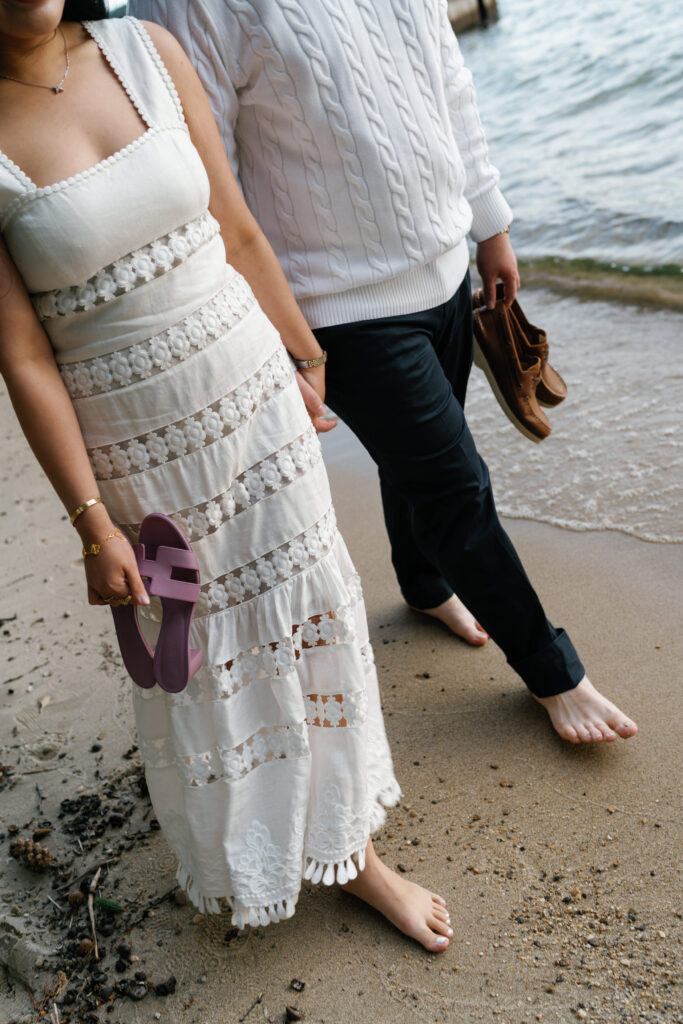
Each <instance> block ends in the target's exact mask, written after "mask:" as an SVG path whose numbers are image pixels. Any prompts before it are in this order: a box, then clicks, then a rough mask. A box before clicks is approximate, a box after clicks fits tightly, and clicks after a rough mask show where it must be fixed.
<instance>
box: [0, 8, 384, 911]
mask: <svg viewBox="0 0 683 1024" xmlns="http://www.w3.org/2000/svg"><path fill="white" fill-rule="evenodd" d="M86 27H87V29H88V31H89V32H90V34H91V35H92V37H93V39H94V40H95V42H96V43H97V44H98V46H99V47H100V50H101V51H102V53H103V55H104V56H105V58H106V59H107V61H108V62H109V64H110V65H111V67H112V69H113V70H114V72H115V73H116V75H117V77H118V78H119V81H120V82H121V84H122V86H123V88H125V90H126V92H127V93H128V96H129V97H130V99H131V102H132V103H134V105H135V107H136V108H137V110H138V111H139V113H140V115H141V117H142V119H143V121H144V122H145V124H146V126H147V129H146V131H145V132H144V134H142V135H141V137H140V138H139V139H138V140H137V141H136V142H134V143H132V144H131V145H130V146H127V147H126V148H125V149H123V150H121V151H120V152H119V153H117V154H115V155H114V156H112V157H110V158H109V159H107V160H104V161H103V162H102V163H100V164H98V165H97V166H95V167H93V168H91V169H90V170H87V171H85V172H84V173H82V174H77V175H75V176H74V177H72V178H69V179H68V180H65V181H62V182H59V183H58V184H55V185H52V186H49V187H46V188H38V187H36V186H35V185H34V183H33V182H32V181H31V180H30V179H29V178H28V177H27V176H26V175H25V174H24V173H23V171H22V170H21V169H20V168H19V167H17V166H16V165H15V164H14V163H12V161H11V160H9V158H8V157H6V156H3V155H2V154H1V153H0V230H1V231H2V234H3V237H4V239H5V241H6V244H7V245H8V247H9V250H10V252H11V254H12V257H13V259H14V260H15V262H16V264H17V266H18V268H19V270H20V272H21V274H22V276H23V278H24V281H25V283H26V286H27V288H28V290H29V292H30V294H31V296H32V300H33V303H34V306H35V309H36V312H37V314H38V316H39V318H40V319H41V321H42V323H43V325H44V327H45V330H46V331H47V333H48V335H49V337H50V339H51V341H52V345H53V348H54V351H55V354H56V358H57V361H58V364H59V366H60V370H61V373H62V377H63V379H64V383H65V385H66V387H67V389H68V391H69V394H70V395H71V397H72V399H73V403H74V406H75V408H76V412H77V414H78V418H79V421H80V424H81V427H82V430H83V436H84V438H85V442H86V445H87V447H88V451H89V454H90V459H91V462H92V466H93V469H94V472H95V476H96V477H97V480H98V483H99V487H100V492H101V494H102V497H103V499H104V501H105V503H106V506H107V508H108V510H109V512H110V514H111V516H112V518H113V519H114V520H115V521H116V522H117V523H120V524H122V525H124V526H125V528H126V529H127V531H128V533H129V535H130V536H131V537H134V536H135V534H136V531H137V529H138V527H139V524H140V522H141V520H142V519H143V518H144V516H145V515H146V514H147V513H148V512H165V513H167V514H169V515H172V516H173V518H174V519H175V520H176V522H177V523H178V524H179V525H180V526H181V528H182V529H183V530H184V531H185V533H186V535H187V536H188V537H189V538H190V540H191V541H192V544H193V548H194V550H195V552H196V554H197V557H198V559H199V565H200V573H201V580H202V587H201V597H200V600H199V603H198V606H197V610H196V613H195V619H194V625H193V635H192V646H195V647H197V646H200V647H201V648H202V649H203V651H204V664H203V667H202V668H201V670H200V671H199V672H198V673H197V675H196V676H195V677H194V678H193V679H192V680H191V681H190V683H189V685H188V687H187V689H186V690H185V691H184V692H183V693H181V694H178V695H175V696H173V695H169V694H166V693H164V692H163V691H162V690H160V689H159V688H158V687H154V688H153V689H152V690H142V689H140V688H138V687H136V686H135V685H134V684H131V687H132V692H133V701H134V707H135V715H136V722H137V729H138V735H139V744H140V750H141V752H142V755H143V757H144V760H145V765H146V775H147V782H148V785H149V791H150V794H151V797H152V802H153V805H154V811H155V813H156V815H157V817H158V819H159V821H160V823H161V826H162V829H163V831H164V834H165V836H166V838H167V840H168V842H169V844H170V846H171V848H172V849H173V851H174V853H175V855H176V856H177V858H178V861H179V868H178V878H179V880H180V882H181V884H182V885H183V886H184V887H186V889H187V891H188V893H189V895H190V897H191V898H192V900H193V901H194V903H195V904H196V905H197V906H198V907H199V908H200V909H201V910H206V911H217V910H218V909H219V904H218V901H219V899H220V898H222V897H225V898H226V899H227V900H228V901H229V903H230V905H231V906H232V909H233V923H234V924H236V925H238V926H239V927H242V926H243V925H244V924H245V923H247V922H248V923H250V924H253V925H255V924H259V923H260V924H267V923H268V922H269V921H278V920H280V919H281V918H285V917H289V916H291V914H292V913H293V912H294V907H295V904H296V901H297V897H298V893H299V891H300V888H301V882H302V877H306V878H311V879H312V881H313V882H319V881H321V880H322V881H323V882H324V883H326V884H331V883H332V882H333V881H335V880H337V881H340V882H343V881H345V880H346V878H347V876H348V874H349V873H351V874H353V872H354V871H355V867H354V859H355V860H358V859H360V860H361V863H362V852H363V850H364V849H365V846H366V843H367V840H368V838H369V836H370V834H371V832H372V831H373V830H375V829H377V828H378V827H379V826H380V825H381V823H382V821H383V816H384V810H383V808H384V806H387V805H390V804H392V803H394V802H395V801H396V800H397V799H398V796H399V790H398V786H397V784H396V781H395V779H394V775H393V770H392V765H391V757H390V753H389V749H388V744H387V740H386V735H385V732H384V726H383V722H382V716H381V710H380V700H379V692H378V687H377V678H376V674H375V670H374V667H373V658H372V651H371V649H370V646H369V643H368V636H367V625H366V621H365V613H364V609H363V603H362V595H361V588H360V583H359V580H358V576H357V575H356V573H355V571H354V568H353V565H352V564H351V561H350V559H349V556H348V553H347V551H346V548H345V546H344V542H343V540H342V539H341V537H340V535H339V533H338V531H337V527H336V524H335V517H334V510H333V508H332V504H331V500H330V492H329V487H328V482H327V477H326V474H325V469H324V466H323V464H322V460H321V453H320V446H319V442H318V439H317V437H316V435H315V432H314V431H313V429H312V427H311V425H310V422H309V419H308V416H307V413H306V410H305V408H304V406H303V403H302V401H301V399H300V396H299V392H298V388H297V385H296V382H295V381H294V378H293V375H292V371H291V369H290V364H289V360H288V357H287V354H286V352H285V350H284V348H283V346H282V343H281V341H280V338H279V336H278V334H277V332H276V331H275V329H274V328H273V326H272V325H271V324H270V322H269V321H268V320H267V319H266V317H265V316H264V314H263V313H262V311H261V310H260V308H259V306H258V305H257V304H256V301H255V299H254V296H253V294H252V292H251V290H250V289H249V286H248V285H247V284H246V282H245V281H244V279H243V278H242V277H241V276H240V275H239V274H238V273H236V272H235V271H234V270H233V269H232V268H231V267H230V266H229V265H227V264H226V261H225V251H224V247H223V243H222V241H221V237H220V235H219V228H218V224H217V222H216V221H215V220H214V218H213V217H212V216H211V214H210V213H209V212H208V200H209V186H208V180H207V177H206V173H205V171H204V168H203V165H202V164H201V161H200V159H199V156H198V154H197V152H196V150H195V149H194V147H193V145H192V143H191V141H190V137H189V133H188V131H187V127H186V125H185V122H184V119H183V113H182V109H181V106H180V102H179V100H178V96H177V94H176V92H175V90H174V88H173V84H172V82H171V80H170V78H169V76H168V74H167V72H166V70H165V68H164V66H163V64H162V62H161V60H160V58H159V56H158V54H157V52H156V50H155V48H154V46H153V44H152V42H151V40H150V39H149V36H148V35H147V33H146V31H145V29H144V28H143V26H142V25H141V24H140V23H139V22H137V21H135V20H134V19H132V18H126V19H122V20H118V19H117V20H113V21H103V22H95V23H89V24H87V25H86Z"/></svg>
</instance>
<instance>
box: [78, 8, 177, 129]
mask: <svg viewBox="0 0 683 1024" xmlns="http://www.w3.org/2000/svg"><path fill="white" fill-rule="evenodd" d="M83 24H84V27H85V28H86V29H87V31H88V32H89V33H90V35H91V36H92V38H93V39H94V40H95V42H96V43H97V45H98V46H99V48H100V50H101V51H102V53H103V55H104V57H105V58H106V60H107V61H108V63H109V65H110V66H111V69H112V71H113V72H114V74H115V75H116V77H117V78H118V79H119V81H120V82H121V85H122V86H123V88H124V89H125V90H126V92H127V93H128V95H129V96H130V99H131V101H132V103H133V104H134V105H135V107H136V108H137V109H138V111H139V113H140V116H141V117H142V119H143V120H144V121H146V123H147V124H148V125H149V126H150V127H156V128H170V127H173V126H176V125H184V124H185V118H184V116H183V108H182V105H181V103H180V98H179V96H178V93H177V92H176V88H175V86H174V84H173V80H172V79H171V76H170V75H169V73H168V71H167V70H166V66H165V64H164V62H163V61H162V59H161V57H160V56H159V52H158V50H157V48H156V46H155V45H154V43H153V42H152V40H151V38H150V35H149V33H148V31H147V29H146V28H145V26H144V25H143V24H142V22H141V21H138V19H137V18H131V17H126V18H108V19H104V20H102V21H86V22H84V23H83Z"/></svg>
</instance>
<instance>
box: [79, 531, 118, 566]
mask: <svg viewBox="0 0 683 1024" xmlns="http://www.w3.org/2000/svg"><path fill="white" fill-rule="evenodd" d="M112 537H121V539H123V534H122V533H121V531H120V530H114V532H113V533H108V534H107V536H106V537H105V538H104V540H101V541H100V542H99V544H91V545H90V547H89V548H83V550H82V552H81V554H82V555H83V558H84V559H86V558H87V557H88V555H99V553H100V551H101V550H102V548H103V547H104V545H105V544H106V543H107V541H108V540H111V539H112Z"/></svg>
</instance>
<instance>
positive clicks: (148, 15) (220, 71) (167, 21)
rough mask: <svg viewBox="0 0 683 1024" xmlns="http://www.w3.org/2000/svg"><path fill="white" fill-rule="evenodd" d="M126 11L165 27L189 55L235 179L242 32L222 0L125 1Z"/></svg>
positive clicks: (237, 171)
mask: <svg viewBox="0 0 683 1024" xmlns="http://www.w3.org/2000/svg"><path fill="white" fill-rule="evenodd" d="M128 13H129V14H132V15H133V16H134V17H135V18H140V19H141V20H144V21H155V22H156V23H157V24H158V25H163V26H164V28H167V29H169V31H170V32H171V33H172V35H174V36H175V37H176V39H177V40H178V42H179V43H180V45H181V46H182V48H183V50H184V51H185V53H186V54H187V56H188V57H189V58H190V62H191V63H192V65H193V67H194V69H195V71H196V72H197V74H198V75H199V78H200V81H201V83H202V85H203V86H204V91H205V92H206V94H207V96H208V98H209V104H210V106H211V110H212V111H213V116H214V117H215V119H216V123H217V125H218V130H219V132H220V135H221V140H222V142H223V148H224V149H225V152H226V155H227V157H228V160H229V161H230V166H231V167H232V172H233V174H234V175H235V177H236V178H237V180H238V181H239V153H238V149H237V144H236V142H235V125H236V123H237V114H238V112H239V98H238V90H239V87H240V85H241V84H242V83H241V72H240V70H239V69H240V64H239V46H240V39H241V33H240V31H239V24H238V23H237V21H236V19H234V17H233V16H232V15H231V14H230V13H229V12H228V10H227V5H226V4H225V2H224V0H129V4H128ZM233 23H234V24H233ZM228 41H229V43H228Z"/></svg>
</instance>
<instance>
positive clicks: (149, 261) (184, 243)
mask: <svg viewBox="0 0 683 1024" xmlns="http://www.w3.org/2000/svg"><path fill="white" fill-rule="evenodd" d="M219 231H220V225H219V224H218V221H217V220H216V219H215V218H214V217H212V216H211V214H210V213H209V212H208V211H206V212H204V213H202V214H201V216H199V217H196V218H195V220H191V221H189V223H187V224H184V225H183V226H182V227H179V228H177V229H176V230H175V231H171V232H170V233H169V234H167V235H162V236H161V237H160V238H157V239H155V241H153V242H150V244H149V245H143V246H142V248H140V249H136V250H135V252H131V253H129V254H128V255H127V256H122V257H121V259H118V260H116V261H115V262H114V263H110V264H109V266H107V267H103V268H102V269H101V270H99V271H98V272H97V273H96V274H95V275H94V276H93V277H91V278H90V279H89V280H88V281H86V282H85V284H79V285H73V286H71V287H68V288H56V289H54V291H50V292H37V293H36V294H34V295H33V296H32V297H31V299H32V302H33V307H34V309H35V311H36V314H37V315H38V318H39V319H40V320H42V321H45V320H50V319H52V318H53V317H56V316H70V315H71V314H73V313H79V312H84V311H85V310H88V309H94V307H95V306H99V305H100V304H101V303H103V302H111V300H112V299H115V298H116V297H117V296H119V295H123V294H125V293H126V292H130V291H132V290H133V289H134V288H137V287H138V286H139V285H141V284H144V283H145V282H146V281H151V280H152V279H153V278H155V277H161V275H162V274H166V273H168V271H169V270H172V269H173V267H176V266H178V264H180V263H184V262H185V260H187V259H188V258H189V257H190V256H191V255H192V254H193V253H195V252H197V250H198V249H200V248H201V247H202V246H203V245H205V244H206V242H208V241H210V240H211V239H212V238H214V237H215V236H216V235H217V234H218V233H219Z"/></svg>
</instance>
